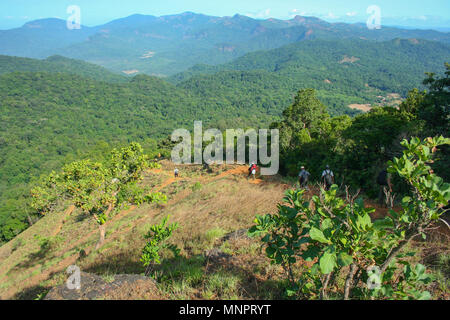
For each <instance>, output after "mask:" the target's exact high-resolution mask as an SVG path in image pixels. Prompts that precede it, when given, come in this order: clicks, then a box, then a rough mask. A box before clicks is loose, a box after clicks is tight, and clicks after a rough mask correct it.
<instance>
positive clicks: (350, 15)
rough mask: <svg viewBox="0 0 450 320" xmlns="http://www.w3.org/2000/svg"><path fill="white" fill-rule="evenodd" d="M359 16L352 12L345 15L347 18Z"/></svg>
mask: <svg viewBox="0 0 450 320" xmlns="http://www.w3.org/2000/svg"><path fill="white" fill-rule="evenodd" d="M357 14H358V12H356V11H352V12H347V13H346V14H345V15H346V16H347V17H354V16H356V15H357Z"/></svg>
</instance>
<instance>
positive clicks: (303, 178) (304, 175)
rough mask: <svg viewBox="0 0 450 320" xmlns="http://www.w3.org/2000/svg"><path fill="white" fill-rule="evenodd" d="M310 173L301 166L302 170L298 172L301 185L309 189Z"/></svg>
mask: <svg viewBox="0 0 450 320" xmlns="http://www.w3.org/2000/svg"><path fill="white" fill-rule="evenodd" d="M309 176H310V173H309V172H308V171H306V169H305V167H304V166H302V167H301V171H300V173H299V174H298V181H299V183H300V187H301V188H303V189H306V190H308V180H309Z"/></svg>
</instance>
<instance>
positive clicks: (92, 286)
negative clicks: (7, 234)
mask: <svg viewBox="0 0 450 320" xmlns="http://www.w3.org/2000/svg"><path fill="white" fill-rule="evenodd" d="M136 299H146V300H160V299H164V297H163V295H162V294H161V293H160V291H159V290H158V288H157V287H156V283H155V281H154V280H153V279H150V278H148V277H144V276H140V275H126V274H119V275H114V276H110V277H109V278H106V280H105V279H104V278H102V277H101V276H98V275H95V274H91V273H85V272H81V285H80V289H79V290H77V289H72V290H71V289H68V287H67V285H66V283H64V284H63V285H60V286H58V287H55V288H53V289H51V290H50V292H49V293H48V294H47V296H46V297H45V300H136Z"/></svg>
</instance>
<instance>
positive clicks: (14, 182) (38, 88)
mask: <svg viewBox="0 0 450 320" xmlns="http://www.w3.org/2000/svg"><path fill="white" fill-rule="evenodd" d="M281 111H282V106H277V108H269V109H266V108H265V107H264V106H261V105H258V104H257V103H255V101H250V100H249V101H247V103H243V104H238V103H236V102H235V101H229V100H226V99H220V98H218V99H216V98H215V97H214V96H209V97H206V96H200V95H196V94H192V93H189V92H188V91H186V90H184V89H182V88H177V87H175V86H174V85H172V84H170V83H168V82H166V81H164V80H162V79H158V78H155V77H150V76H146V75H141V76H136V77H135V78H133V79H132V80H131V81H130V82H126V83H107V82H99V81H95V80H92V79H87V78H84V77H80V76H77V75H73V74H72V75H71V74H66V73H46V72H25V73H24V72H16V73H8V74H4V75H1V76H0V122H1V123H2V126H0V238H1V240H0V242H1V241H2V240H8V239H11V238H12V237H13V236H14V235H15V234H17V233H18V232H20V231H22V230H23V229H24V228H26V227H27V225H28V222H27V220H26V217H27V214H28V213H30V209H29V208H28V207H27V202H26V198H27V197H28V196H29V190H30V182H32V181H34V180H35V179H37V178H38V177H39V176H40V175H42V174H46V173H49V172H50V171H51V170H56V169H58V168H60V167H61V166H62V165H63V164H65V163H68V162H70V161H71V160H75V159H78V158H83V157H85V156H88V155H89V157H91V158H101V157H102V150H104V149H109V148H110V146H111V145H121V144H125V143H128V142H129V141H139V142H141V143H142V144H143V145H144V146H145V147H146V148H147V147H150V146H151V148H152V150H153V149H155V148H156V141H157V140H160V139H163V138H167V136H168V135H169V134H171V133H172V131H173V130H174V129H176V128H193V122H194V120H203V121H204V124H205V126H208V125H211V126H212V125H214V126H219V127H220V128H233V127H236V128H239V127H240V128H246V127H254V128H258V127H267V126H268V125H269V124H270V123H271V122H272V121H273V120H274V119H276V118H277V115H280V114H281ZM108 144H110V145H108ZM91 151H92V152H91Z"/></svg>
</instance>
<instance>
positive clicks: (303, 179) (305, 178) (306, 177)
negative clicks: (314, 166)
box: [300, 171, 309, 182]
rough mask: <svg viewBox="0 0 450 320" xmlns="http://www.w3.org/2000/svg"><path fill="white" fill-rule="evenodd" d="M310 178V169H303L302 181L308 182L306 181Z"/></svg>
mask: <svg viewBox="0 0 450 320" xmlns="http://www.w3.org/2000/svg"><path fill="white" fill-rule="evenodd" d="M308 178H309V173H308V171H302V172H301V173H300V179H301V182H306V181H308Z"/></svg>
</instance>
